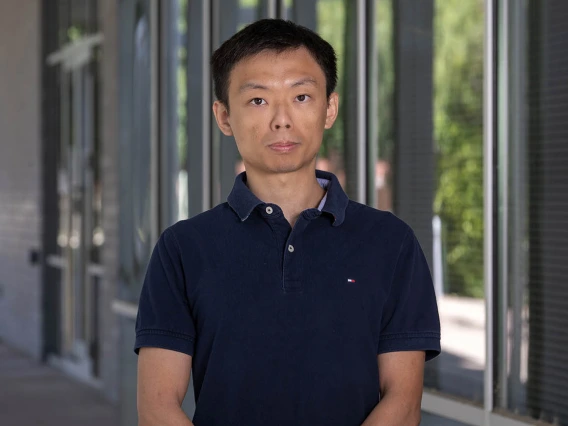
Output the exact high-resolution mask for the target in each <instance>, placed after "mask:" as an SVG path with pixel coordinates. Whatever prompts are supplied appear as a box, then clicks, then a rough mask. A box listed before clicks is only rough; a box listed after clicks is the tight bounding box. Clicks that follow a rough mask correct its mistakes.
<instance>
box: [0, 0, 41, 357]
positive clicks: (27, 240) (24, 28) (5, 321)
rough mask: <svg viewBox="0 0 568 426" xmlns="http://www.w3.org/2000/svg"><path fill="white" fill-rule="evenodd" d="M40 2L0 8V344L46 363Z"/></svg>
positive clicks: (13, 1) (12, 1)
mask: <svg viewBox="0 0 568 426" xmlns="http://www.w3.org/2000/svg"><path fill="white" fill-rule="evenodd" d="M40 16H41V10H40V2H39V1H26V2H22V1H19V0H3V1H1V2H0V58H1V60H0V210H1V212H2V213H1V214H0V339H2V340H4V341H5V342H6V343H7V344H9V345H10V346H13V347H15V348H18V349H20V350H22V351H24V352H26V353H28V354H30V355H32V356H33V357H35V358H39V357H40V356H41V344H42V342H41V340H42V339H41V285H40V283H41V268H40V267H39V266H38V265H32V264H31V263H30V262H29V250H30V249H32V248H36V249H39V248H40V245H41V179H40V176H41V160H40V157H41V156H40V147H41V145H40V111H41V103H40V96H41V89H40V62H39V61H40V57H41V54H40V53H41V50H40V49H41V46H40V31H41V27H40Z"/></svg>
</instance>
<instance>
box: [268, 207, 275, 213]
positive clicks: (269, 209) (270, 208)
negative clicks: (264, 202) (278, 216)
mask: <svg viewBox="0 0 568 426" xmlns="http://www.w3.org/2000/svg"><path fill="white" fill-rule="evenodd" d="M273 211H274V210H272V207H270V206H268V207H267V208H266V213H268V214H272V212H273Z"/></svg>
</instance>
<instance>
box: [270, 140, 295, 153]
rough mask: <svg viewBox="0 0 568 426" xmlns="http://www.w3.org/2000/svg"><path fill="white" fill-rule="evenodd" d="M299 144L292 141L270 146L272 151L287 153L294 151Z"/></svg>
mask: <svg viewBox="0 0 568 426" xmlns="http://www.w3.org/2000/svg"><path fill="white" fill-rule="evenodd" d="M298 145H299V144H298V143H296V142H290V141H279V142H275V143H272V144H270V145H268V147H269V148H270V149H272V150H273V151H276V152H281V153H286V152H290V151H292V150H294V148H296V147H297V146H298Z"/></svg>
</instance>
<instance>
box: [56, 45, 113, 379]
mask: <svg viewBox="0 0 568 426" xmlns="http://www.w3.org/2000/svg"><path fill="white" fill-rule="evenodd" d="M101 41H102V38H101V37H100V35H92V36H85V37H80V38H78V39H77V40H74V41H73V42H72V43H70V44H68V45H64V46H63V47H62V48H61V49H60V50H59V51H57V52H55V53H54V54H52V55H50V56H49V57H48V63H49V65H52V66H57V67H59V72H60V104H59V108H60V120H61V121H60V140H59V144H58V165H57V197H58V212H59V215H58V221H57V222H58V232H57V245H56V247H57V248H56V252H55V253H47V259H46V261H47V264H48V265H49V266H50V267H52V268H57V269H58V270H59V271H60V274H59V276H60V285H59V289H60V304H59V305H60V310H61V312H60V315H59V318H60V330H59V336H60V339H59V350H58V351H57V354H52V356H51V360H52V362H53V363H55V364H56V365H58V366H59V367H61V368H63V369H64V370H66V371H67V372H69V373H70V374H73V375H75V376H77V377H80V378H82V379H86V380H92V379H94V378H95V377H96V376H97V375H98V365H97V359H98V347H99V338H98V327H97V323H98V318H97V312H98V309H97V308H98V303H97V299H98V293H99V281H100V278H101V277H102V274H103V268H102V266H101V265H100V263H99V262H100V250H101V247H102V245H103V243H104V233H103V231H102V227H101V213H102V211H101V207H102V203H101V182H100V173H99V167H98V163H99V161H98V159H99V156H100V155H99V154H100V148H99V143H98V138H97V126H96V111H97V99H96V63H95V60H94V55H93V53H94V49H95V47H96V46H97V45H98V44H99V43H100V42H101Z"/></svg>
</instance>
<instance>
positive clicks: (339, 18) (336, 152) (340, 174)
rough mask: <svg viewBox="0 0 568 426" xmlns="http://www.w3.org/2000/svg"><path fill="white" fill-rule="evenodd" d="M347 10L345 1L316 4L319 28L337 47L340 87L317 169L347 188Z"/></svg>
mask: <svg viewBox="0 0 568 426" xmlns="http://www.w3.org/2000/svg"><path fill="white" fill-rule="evenodd" d="M346 14H347V10H346V6H345V0H318V1H317V4H316V17H317V23H316V25H317V26H316V28H315V29H316V31H317V33H318V34H319V35H320V36H321V37H322V38H323V39H324V40H326V41H327V42H329V43H330V44H331V45H332V46H333V48H334V49H335V53H336V54H337V71H338V78H337V87H336V92H337V93H338V94H339V105H340V108H339V115H338V117H337V120H336V121H335V124H334V125H333V127H332V128H331V129H329V130H326V131H325V133H324V136H323V142H322V145H321V149H320V152H319V155H318V159H317V163H316V168H317V169H319V170H325V171H329V172H332V173H333V174H335V175H336V176H337V178H338V180H339V182H340V183H341V186H343V187H344V188H345V183H346V176H345V162H344V141H345V136H344V126H345V119H346V110H345V108H344V107H342V106H343V102H342V101H343V97H344V95H345V93H346V92H345V86H346V84H347V81H346V72H345V32H346V26H347V16H346Z"/></svg>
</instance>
